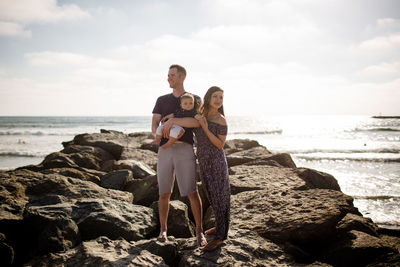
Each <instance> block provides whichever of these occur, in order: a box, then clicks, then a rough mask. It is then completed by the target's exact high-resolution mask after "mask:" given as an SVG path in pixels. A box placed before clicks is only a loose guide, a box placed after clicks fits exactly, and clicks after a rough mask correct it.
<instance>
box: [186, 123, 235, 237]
mask: <svg viewBox="0 0 400 267" xmlns="http://www.w3.org/2000/svg"><path fill="white" fill-rule="evenodd" d="M208 129H209V130H210V131H211V132H212V133H213V134H214V135H215V136H217V135H218V134H220V135H227V132H228V127H227V126H225V125H221V124H218V123H215V122H210V121H208ZM194 132H195V134H196V138H197V159H198V161H199V166H200V178H201V181H202V184H203V188H204V189H205V192H206V194H207V197H208V200H209V201H210V204H211V206H212V208H213V210H214V215H215V228H216V231H215V237H216V239H218V240H221V241H222V240H225V239H226V238H227V237H228V228H229V222H230V197H231V189H230V185H229V174H228V164H227V162H226V157H225V152H224V150H223V149H218V148H216V147H215V146H214V145H213V144H212V143H211V141H210V140H209V139H208V137H207V135H206V134H205V132H204V131H203V129H202V128H201V127H199V128H196V129H195V130H194Z"/></svg>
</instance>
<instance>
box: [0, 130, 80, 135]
mask: <svg viewBox="0 0 400 267" xmlns="http://www.w3.org/2000/svg"><path fill="white" fill-rule="evenodd" d="M77 134H79V133H68V132H43V131H0V136H15V135H18V136H21V135H22V136H72V135H77Z"/></svg>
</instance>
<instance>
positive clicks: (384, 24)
mask: <svg viewBox="0 0 400 267" xmlns="http://www.w3.org/2000/svg"><path fill="white" fill-rule="evenodd" d="M376 24H377V26H378V27H379V28H399V27H400V20H399V19H394V18H383V19H378V20H377V21H376Z"/></svg>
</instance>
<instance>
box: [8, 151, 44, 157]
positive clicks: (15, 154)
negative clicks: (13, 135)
mask: <svg viewBox="0 0 400 267" xmlns="http://www.w3.org/2000/svg"><path fill="white" fill-rule="evenodd" d="M46 155H47V154H42V153H30V152H17V151H15V152H0V157H25V158H40V157H44V156H46Z"/></svg>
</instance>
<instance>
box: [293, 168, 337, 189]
mask: <svg viewBox="0 0 400 267" xmlns="http://www.w3.org/2000/svg"><path fill="white" fill-rule="evenodd" d="M296 172H297V174H298V175H299V177H300V178H301V179H303V180H304V181H305V182H306V183H307V187H308V188H319V189H332V190H336V191H341V190H340V186H339V184H338V182H337V180H336V179H335V178H334V177H333V176H332V175H330V174H328V173H324V172H320V171H316V170H313V169H307V168H297V169H296Z"/></svg>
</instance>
